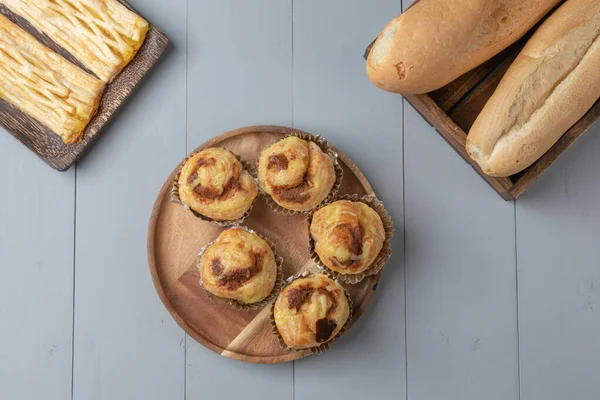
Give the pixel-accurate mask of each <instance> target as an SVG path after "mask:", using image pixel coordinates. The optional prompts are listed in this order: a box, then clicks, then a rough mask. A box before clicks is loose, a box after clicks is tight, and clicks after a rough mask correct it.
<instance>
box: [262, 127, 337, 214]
mask: <svg viewBox="0 0 600 400" xmlns="http://www.w3.org/2000/svg"><path fill="white" fill-rule="evenodd" d="M335 178H336V177H335V169H334V167H333V161H332V160H331V157H330V156H329V155H327V154H325V153H323V151H321V149H320V148H319V146H318V145H317V144H315V143H314V142H310V141H308V142H307V141H306V140H302V139H300V138H297V137H295V136H289V137H287V138H285V139H283V140H280V141H278V142H276V143H274V144H273V145H271V146H269V147H268V148H266V149H265V150H263V151H262V152H261V154H260V157H259V159H258V182H259V184H260V186H261V187H262V188H263V190H264V191H265V192H266V193H267V194H268V195H270V196H271V198H272V199H273V200H274V201H275V202H276V203H277V204H279V205H280V206H282V207H284V208H287V209H289V210H293V211H308V210H311V209H312V208H314V207H315V206H317V205H318V204H319V203H321V202H322V201H323V200H324V199H325V198H326V197H327V195H328V194H329V192H330V191H331V189H332V187H333V184H334V183H335Z"/></svg>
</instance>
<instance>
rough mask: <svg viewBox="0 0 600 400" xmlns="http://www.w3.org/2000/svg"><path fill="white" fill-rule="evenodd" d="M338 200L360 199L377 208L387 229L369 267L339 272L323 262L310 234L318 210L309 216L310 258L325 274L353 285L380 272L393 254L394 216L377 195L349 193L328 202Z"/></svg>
mask: <svg viewBox="0 0 600 400" xmlns="http://www.w3.org/2000/svg"><path fill="white" fill-rule="evenodd" d="M338 200H350V201H360V202H361V203H365V204H366V205H368V206H369V207H371V208H372V209H373V210H375V211H376V212H377V214H378V215H379V218H381V222H382V223H383V229H384V230H385V239H384V240H383V247H382V248H381V251H380V252H379V254H378V255H377V257H375V260H373V262H372V263H371V265H369V267H368V268H367V269H365V270H364V271H362V272H359V273H356V274H342V273H340V272H337V271H334V270H332V269H330V268H328V267H327V266H326V265H325V263H323V262H322V261H321V258H320V257H319V255H318V254H317V252H316V251H315V241H314V239H313V237H312V235H311V234H310V225H311V223H312V218H313V214H314V211H316V210H314V211H313V212H312V213H310V215H309V216H308V229H309V232H308V252H309V254H310V258H311V259H312V260H313V261H314V263H315V264H316V265H317V266H318V267H319V269H320V270H321V271H322V272H323V273H324V274H325V275H328V276H330V277H332V278H335V279H339V280H340V281H342V282H345V283H349V284H352V285H353V284H356V283H359V282H360V281H362V280H363V279H364V278H366V277H367V276H371V275H375V274H377V273H379V271H381V270H382V269H383V266H384V265H385V263H386V261H387V260H388V259H389V258H390V257H391V255H392V237H393V236H394V224H393V222H392V217H390V215H389V214H388V212H387V210H386V209H385V207H384V205H383V203H382V202H381V201H380V200H379V199H377V197H375V196H371V195H366V196H362V197H359V196H358V195H357V194H352V195H348V194H347V195H343V196H338V197H336V198H335V199H333V200H332V201H330V202H329V203H327V204H331V203H333V202H335V201H338ZM327 204H323V205H322V206H321V207H319V208H322V207H325V206H326V205H327Z"/></svg>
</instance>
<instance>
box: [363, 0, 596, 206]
mask: <svg viewBox="0 0 600 400" xmlns="http://www.w3.org/2000/svg"><path fill="white" fill-rule="evenodd" d="M415 3H416V2H415ZM413 5H414V3H413ZM551 13H552V12H550V13H549V14H548V15H550V14H551ZM542 22H543V20H542V21H541V22H540V23H538V25H536V26H535V27H533V28H532V29H531V30H530V31H529V32H528V33H527V34H526V35H525V36H524V37H523V38H521V40H519V41H517V42H516V43H514V44H513V45H512V46H510V47H509V48H507V49H506V50H504V51H503V52H501V53H499V54H498V55H496V56H495V57H493V58H492V59H490V60H488V61H487V62H485V63H483V64H482V65H480V66H479V67H477V68H475V69H473V70H472V71H469V72H467V73H466V74H464V75H463V76H461V77H459V78H457V79H456V80H454V81H453V82H450V83H449V84H448V85H446V86H444V87H443V88H440V89H438V90H436V91H433V92H430V93H426V94H417V95H413V94H411V95H404V98H405V99H406V100H407V101H408V102H409V103H410V104H411V105H412V106H413V107H414V108H415V110H417V112H419V114H421V116H423V118H424V119H425V120H426V121H427V122H428V123H429V124H430V125H431V126H433V127H435V129H436V131H437V132H438V133H439V134H440V136H442V137H443V138H444V139H445V140H446V142H448V144H449V145H450V146H451V147H452V148H453V149H454V150H456V152H457V153H458V154H460V156H461V157H462V158H463V159H464V160H465V161H466V162H467V163H469V164H470V165H471V166H472V167H473V169H474V170H475V172H477V174H479V176H481V177H482V178H483V180H485V181H486V182H487V183H488V184H489V185H490V186H491V187H492V188H493V189H494V190H495V191H496V192H497V193H498V194H499V195H500V196H501V197H502V198H503V199H504V200H515V199H517V198H518V197H519V196H520V195H522V194H523V193H524V192H525V191H526V190H527V189H528V188H529V187H530V186H531V185H532V184H533V182H534V181H535V180H536V179H537V178H539V177H540V175H541V174H542V173H543V172H544V171H545V170H546V169H547V168H548V167H549V166H550V164H552V163H553V162H554V160H556V159H557V158H558V156H560V155H561V154H562V153H563V152H564V151H565V150H566V149H568V148H569V147H570V146H571V145H572V144H573V143H575V141H576V140H577V139H578V138H579V137H580V136H581V135H583V133H585V131H587V130H588V129H589V127H590V126H591V125H592V124H593V123H594V122H595V121H596V120H597V119H598V117H600V101H598V102H596V104H594V106H593V107H592V108H591V109H590V110H589V111H588V112H587V113H586V114H585V115H584V116H583V117H582V118H581V119H580V120H579V121H578V122H577V123H576V124H575V125H573V126H572V127H571V128H570V129H569V130H568V131H567V132H566V133H565V134H564V135H563V136H562V137H561V138H560V140H559V141H558V142H557V143H556V144H555V145H554V146H553V147H552V148H551V149H550V150H548V152H546V154H544V155H543V156H542V157H541V158H540V159H539V160H537V161H536V162H535V163H534V164H533V165H531V166H530V167H529V168H527V169H526V170H524V171H522V172H520V173H518V174H516V175H513V176H510V177H506V178H494V177H492V176H488V175H486V174H485V173H484V172H483V171H482V170H481V169H480V168H479V166H478V165H477V163H476V162H475V161H473V160H471V158H470V157H469V156H468V154H467V151H466V148H465V145H466V140H467V133H468V132H469V130H470V129H471V126H472V125H473V123H474V122H475V119H476V118H477V116H478V115H479V113H480V112H481V110H482V109H483V106H485V104H486V103H487V101H488V99H489V98H490V97H491V96H492V94H493V93H494V90H495V89H496V86H498V84H499V83H500V80H501V79H502V77H503V76H504V74H505V73H506V71H507V69H508V67H510V65H511V63H512V62H513V60H514V59H515V58H516V57H517V55H518V54H519V52H520V51H521V49H522V48H523V46H525V43H527V40H528V39H529V38H530V37H531V35H533V32H535V30H536V29H537V27H538V26H539V25H540V24H541V23H542ZM372 45H373V43H371V45H369V46H368V47H367V50H366V52H365V55H364V57H365V59H366V58H367V56H368V54H369V51H370V49H371V46H372Z"/></svg>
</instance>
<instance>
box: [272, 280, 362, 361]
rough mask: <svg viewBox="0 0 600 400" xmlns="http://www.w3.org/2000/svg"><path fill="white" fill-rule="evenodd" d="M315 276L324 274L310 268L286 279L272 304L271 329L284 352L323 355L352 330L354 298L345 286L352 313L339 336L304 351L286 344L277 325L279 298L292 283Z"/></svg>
mask: <svg viewBox="0 0 600 400" xmlns="http://www.w3.org/2000/svg"><path fill="white" fill-rule="evenodd" d="M315 274H322V272H321V271H319V270H315V269H313V268H308V269H306V270H304V271H303V272H302V273H300V274H296V275H293V276H290V277H289V278H287V279H286V281H285V286H283V287H282V288H281V290H279V292H278V293H277V296H276V297H275V301H274V302H272V303H271V317H270V321H271V327H272V330H273V334H274V335H275V336H276V337H277V341H278V342H279V346H280V347H281V348H282V349H283V350H287V351H293V352H309V353H310V354H323V353H324V352H326V351H327V350H329V347H330V346H331V344H332V343H333V342H335V341H336V340H338V339H339V338H340V337H342V336H343V335H344V333H346V331H347V330H348V328H350V323H351V322H352V313H353V303H352V298H351V297H350V293H348V290H347V289H346V288H345V287H344V286H343V285H341V286H342V288H343V289H344V294H345V295H346V298H347V299H348V308H349V310H350V312H349V314H348V319H347V320H346V323H345V324H344V326H342V329H340V331H339V332H338V333H337V335H335V336H334V337H333V338H331V339H329V340H328V341H326V342H324V343H322V344H321V345H319V346H316V347H309V348H304V349H292V348H291V347H289V346H288V345H287V344H285V341H284V340H283V337H281V334H280V333H279V329H277V324H276V323H275V303H276V302H277V297H279V294H280V293H281V292H282V291H283V289H285V288H286V287H287V286H288V285H289V284H290V283H292V282H293V281H295V280H296V279H300V278H306V277H307V276H309V275H315ZM322 275H323V274H322ZM332 279H333V280H336V279H335V278H332ZM338 283H339V282H338Z"/></svg>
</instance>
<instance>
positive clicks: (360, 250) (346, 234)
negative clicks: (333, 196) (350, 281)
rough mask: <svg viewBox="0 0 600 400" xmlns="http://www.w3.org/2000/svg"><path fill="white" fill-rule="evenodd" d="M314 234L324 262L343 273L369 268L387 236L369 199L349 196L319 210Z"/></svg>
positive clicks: (316, 245) (318, 252)
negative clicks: (352, 198) (368, 201)
mask: <svg viewBox="0 0 600 400" xmlns="http://www.w3.org/2000/svg"><path fill="white" fill-rule="evenodd" d="M310 234H311V236H312V238H313V240H314V242H315V252H316V253H317V254H318V255H319V259H320V260H321V262H322V263H323V264H325V266H326V267H328V268H330V269H332V270H334V271H337V272H339V273H341V274H356V273H360V272H362V271H364V270H366V269H367V268H369V266H370V265H371V263H372V262H373V261H374V260H375V258H376V257H377V255H378V254H379V252H380V251H381V249H382V247H383V242H384V240H385V229H384V227H383V222H382V221H381V218H380V217H379V214H377V212H376V211H375V210H373V209H372V208H371V207H369V206H368V205H366V204H365V203H362V202H359V201H348V200H339V201H335V202H333V203H331V204H329V205H326V206H325V207H323V208H320V209H318V210H317V211H315V213H314V214H313V218H312V222H311V224H310Z"/></svg>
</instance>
